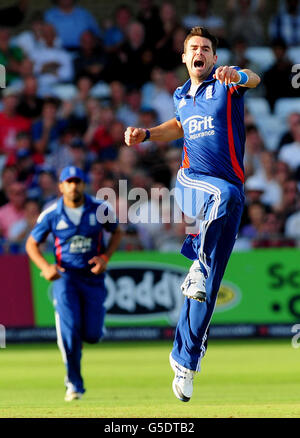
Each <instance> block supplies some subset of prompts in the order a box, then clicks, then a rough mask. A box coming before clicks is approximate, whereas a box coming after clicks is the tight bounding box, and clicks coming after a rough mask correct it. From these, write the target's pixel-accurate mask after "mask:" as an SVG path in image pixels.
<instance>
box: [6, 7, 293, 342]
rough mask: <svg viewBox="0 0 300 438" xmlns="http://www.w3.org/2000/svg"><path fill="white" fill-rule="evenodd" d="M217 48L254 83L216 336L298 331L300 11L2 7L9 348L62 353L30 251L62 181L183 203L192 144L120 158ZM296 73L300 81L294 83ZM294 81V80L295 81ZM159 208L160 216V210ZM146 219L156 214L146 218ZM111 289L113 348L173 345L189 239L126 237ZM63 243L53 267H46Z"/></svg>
mask: <svg viewBox="0 0 300 438" xmlns="http://www.w3.org/2000/svg"><path fill="white" fill-rule="evenodd" d="M198 25H200V26H205V27H208V28H209V30H210V31H211V32H212V33H214V34H216V35H217V36H218V38H219V49H218V52H217V54H218V62H217V64H218V65H224V64H226V65H238V66H240V67H241V68H250V69H252V70H254V71H255V72H257V73H258V74H259V75H260V76H261V78H262V83H261V85H260V86H259V87H258V88H257V89H255V90H250V91H249V92H248V93H247V94H246V98H245V104H246V105H245V107H246V108H245V129H246V153H245V172H246V183H245V191H246V206H245V210H244V215H243V219H242V223H241V226H240V232H239V235H238V238H237V241H236V245H235V248H234V253H233V254H232V259H231V261H230V263H229V266H228V269H227V271H226V275H225V278H224V282H223V284H222V287H221V290H220V294H219V299H218V303H217V307H216V313H215V316H214V318H213V320H212V324H211V336H215V337H228V336H229V337H230V336H246V337H249V336H291V326H292V325H293V324H295V323H296V322H297V321H299V318H300V267H299V266H300V264H299V242H300V210H299V206H300V192H299V189H300V184H299V183H300V88H299V86H300V77H298V76H299V71H300V1H298V0H278V1H273V0H272V1H271V0H269V1H268V0H227V1H220V0H214V1H213V0H185V1H183V0H177V1H175V0H174V1H163V0H138V1H133V0H132V1H130V0H123V1H117V0H111V1H110V2H107V1H98V2H93V1H91V0H86V1H79V0H78V1H75V0H56V1H46V0H40V1H39V2H38V3H37V2H36V1H33V0H20V1H8V0H7V1H4V0H3V1H2V0H1V1H0V64H2V65H4V66H5V68H6V88H3V89H2V90H1V99H0V273H1V287H0V324H2V325H4V326H5V327H6V333H7V340H11V341H15V340H26V339H29V340H32V339H38V340H40V339H55V329H54V316H53V309H52V303H51V290H50V289H49V284H48V283H46V282H45V281H44V280H43V279H42V278H40V276H39V272H37V270H36V269H35V268H34V266H32V265H31V263H30V262H29V261H28V258H27V256H26V254H25V251H24V244H25V241H26V238H27V237H28V235H29V233H30V230H31V229H32V227H33V226H34V224H35V221H36V219H37V217H38V216H39V214H40V212H41V211H42V210H43V209H44V208H46V207H47V206H49V205H50V204H51V203H52V202H53V201H54V200H55V199H56V198H57V197H58V190H57V178H58V175H59V173H60V171H61V169H62V168H63V167H65V166H67V165H76V166H78V167H81V168H82V169H83V170H84V171H85V172H86V173H87V174H88V178H89V182H88V185H87V191H88V193H90V194H91V195H93V196H95V195H96V194H97V191H98V190H99V189H101V188H103V187H110V188H113V189H115V191H116V193H117V197H118V201H119V202H118V209H119V211H118V213H120V210H121V211H122V212H123V214H124V209H125V210H126V209H127V210H128V208H129V207H130V203H128V202H127V200H126V199H124V198H122V196H121V195H120V194H119V193H118V189H119V180H126V181H127V185H128V190H130V188H133V187H143V188H145V189H146V190H147V191H149V192H150V189H151V188H153V187H157V188H168V189H172V188H173V187H174V182H175V178H176V173H177V170H178V168H179V166H180V162H181V150H182V141H181V140H179V141H176V142H172V143H162V142H161V143H156V142H153V141H148V142H146V143H142V144H140V145H138V146H137V147H132V148H128V147H126V146H125V145H124V131H125V129H126V127H127V126H141V127H146V128H149V127H151V126H154V125H156V124H158V123H162V122H164V121H166V120H168V119H169V118H172V117H173V115H174V108H173V99H172V93H173V92H174V90H175V89H176V88H177V87H178V86H179V85H181V84H183V82H184V81H185V80H186V79H187V72H186V68H185V66H184V65H183V64H182V62H181V54H182V50H183V41H184V39H185V36H186V34H187V33H188V31H189V29H191V27H193V26H198ZM297 64H299V65H298V67H299V68H298V70H297ZM293 66H294V67H293ZM149 202H151V204H152V205H151V208H153V209H154V210H157V211H159V212H163V211H164V210H163V209H164V205H163V200H162V199H161V198H158V199H151V201H149ZM145 207H146V206H145ZM124 230H125V237H124V239H123V241H122V243H121V247H120V250H119V251H118V253H117V254H116V255H115V257H114V258H113V259H112V261H111V264H110V269H109V272H108V278H107V285H108V289H109V296H108V300H107V308H108V314H107V327H108V332H107V337H108V338H118V339H124V338H126V339H127V338H128V339H136V338H143V339H144V338H148V339H157V338H161V337H163V338H172V336H173V332H174V326H175V324H176V320H177V318H178V312H179V310H180V306H181V297H178V296H179V295H180V294H179V284H180V281H181V278H182V276H183V275H184V273H185V272H186V270H187V268H188V266H189V263H188V261H187V260H186V259H184V258H183V257H182V256H180V254H179V251H180V248H181V245H182V242H183V240H184V238H185V229H184V225H182V224H176V223H171V224H166V223H162V221H161V222H160V223H155V224H150V223H149V224H146V223H142V224H133V223H130V222H129V223H127V224H125V225H124ZM52 247H53V241H51V239H49V240H47V242H45V244H44V247H43V249H44V251H46V253H48V257H49V259H51V258H52V257H53V255H52Z"/></svg>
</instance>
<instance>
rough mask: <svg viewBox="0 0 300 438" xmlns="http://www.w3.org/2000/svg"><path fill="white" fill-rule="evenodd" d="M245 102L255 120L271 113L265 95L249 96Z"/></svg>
mask: <svg viewBox="0 0 300 438" xmlns="http://www.w3.org/2000/svg"><path fill="white" fill-rule="evenodd" d="M245 104H246V107H247V108H248V110H249V112H250V114H251V115H252V117H253V118H254V119H255V120H256V119H257V118H261V117H264V116H269V115H270V105H269V103H268V101H267V100H266V99H265V98H264V97H248V98H246V100H245Z"/></svg>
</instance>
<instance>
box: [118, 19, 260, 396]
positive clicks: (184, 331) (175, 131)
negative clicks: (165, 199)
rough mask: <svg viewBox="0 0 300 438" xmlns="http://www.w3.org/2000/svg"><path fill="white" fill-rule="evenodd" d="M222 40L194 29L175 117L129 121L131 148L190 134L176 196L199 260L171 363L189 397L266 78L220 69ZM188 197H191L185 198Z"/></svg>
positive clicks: (229, 245) (238, 211)
mask: <svg viewBox="0 0 300 438" xmlns="http://www.w3.org/2000/svg"><path fill="white" fill-rule="evenodd" d="M216 47H217V39H216V38H215V37H214V36H213V35H211V34H210V33H209V32H208V30H206V29H205V28H201V27H195V28H193V29H192V30H191V32H190V33H189V34H188V36H187V37H186V39H185V43H184V53H183V55H182V61H183V63H185V64H186V67H187V70H188V72H189V76H190V79H189V80H188V81H187V82H186V83H185V84H184V85H183V86H182V87H179V88H177V90H176V91H175V93H174V104H175V108H176V112H175V117H174V118H173V119H171V120H169V121H167V122H165V123H163V124H161V125H158V126H155V127H153V128H151V129H149V130H148V129H142V128H135V127H128V128H127V130H126V132H125V141H126V144H127V145H128V146H131V145H134V144H138V143H140V142H142V141H146V140H148V139H150V138H151V140H152V141H164V142H170V141H172V140H175V139H178V138H181V137H184V146H183V156H182V164H181V167H180V169H179V171H178V175H177V183H176V194H177V195H176V200H177V202H178V203H179V205H180V206H181V209H182V211H183V212H184V213H185V214H186V215H187V216H189V217H193V218H195V219H196V220H198V221H200V228H199V230H198V232H197V233H195V234H189V235H187V237H186V239H185V242H184V244H183V247H182V250H181V252H182V254H183V255H185V256H186V257H188V258H189V259H190V260H192V261H193V263H192V265H191V268H190V270H189V272H188V275H187V277H186V279H185V281H184V282H183V284H182V286H181V289H182V292H183V294H184V295H185V297H186V298H185V301H184V304H183V307H182V310H181V314H180V318H179V321H178V324H177V328H176V333H175V339H174V344H173V350H172V352H171V354H170V364H171V367H172V369H173V370H174V372H175V378H174V380H173V391H174V394H175V396H176V397H177V398H178V399H179V400H181V401H184V402H187V401H189V400H190V398H191V396H192V393H193V378H194V375H195V372H196V371H200V361H201V358H202V357H203V356H204V354H205V351H206V345H207V331H208V327H209V324H210V320H211V317H212V314H213V311H214V307H215V303H216V298H217V293H218V290H219V287H220V283H221V280H222V278H223V275H224V272H225V268H226V265H227V262H228V260H229V257H230V254H231V252H232V249H233V245H234V242H235V238H236V235H237V232H238V228H239V224H240V220H241V215H242V212H243V206H244V193H243V184H244V168H243V156H244V145H245V129H244V99H243V95H244V93H245V92H246V91H247V89H248V88H255V87H256V86H257V85H258V84H259V83H260V78H259V76H258V75H257V74H255V73H253V72H252V71H251V70H248V69H247V70H241V69H240V68H239V67H228V66H220V67H218V68H216V67H215V64H216V62H217V55H216ZM187 200H188V201H189V200H190V202H186V201H187Z"/></svg>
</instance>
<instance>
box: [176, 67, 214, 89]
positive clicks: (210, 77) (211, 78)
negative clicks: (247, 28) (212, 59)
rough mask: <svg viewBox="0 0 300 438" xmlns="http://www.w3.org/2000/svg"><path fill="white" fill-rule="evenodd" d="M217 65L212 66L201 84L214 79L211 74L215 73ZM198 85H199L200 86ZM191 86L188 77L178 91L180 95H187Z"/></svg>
mask: <svg viewBox="0 0 300 438" xmlns="http://www.w3.org/2000/svg"><path fill="white" fill-rule="evenodd" d="M216 69H217V67H216V66H214V67H213V69H212V71H211V72H210V74H209V76H208V77H207V78H206V79H205V81H203V82H202V84H201V85H203V84H204V85H206V84H207V83H209V82H212V81H215V80H216V79H215V78H214V77H213V75H214V74H215V71H216ZM201 85H199V87H200V86H201ZM190 88H191V80H190V79H188V80H187V81H186V82H185V84H183V86H182V87H181V92H180V97H184V96H186V95H187V93H188V91H189V89H190Z"/></svg>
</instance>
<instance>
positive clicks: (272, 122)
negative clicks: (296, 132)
mask: <svg viewBox="0 0 300 438" xmlns="http://www.w3.org/2000/svg"><path fill="white" fill-rule="evenodd" d="M256 125H257V128H258V130H259V132H260V134H261V136H262V138H263V140H264V143H265V147H266V148H267V149H269V150H271V151H274V150H276V149H277V147H278V144H279V141H280V139H281V136H282V134H283V133H284V132H285V131H286V130H287V124H286V123H282V119H281V118H279V117H277V116H276V115H265V116H263V117H260V118H257V119H256Z"/></svg>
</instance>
